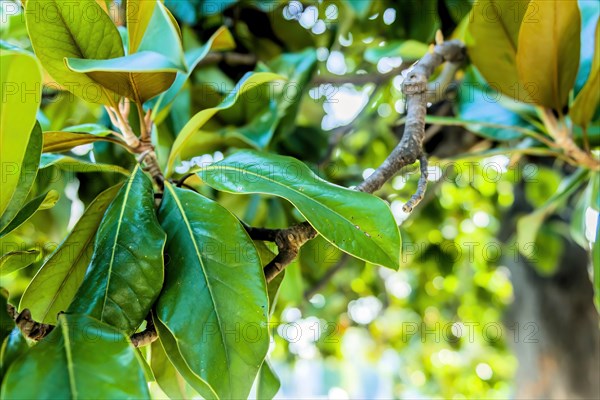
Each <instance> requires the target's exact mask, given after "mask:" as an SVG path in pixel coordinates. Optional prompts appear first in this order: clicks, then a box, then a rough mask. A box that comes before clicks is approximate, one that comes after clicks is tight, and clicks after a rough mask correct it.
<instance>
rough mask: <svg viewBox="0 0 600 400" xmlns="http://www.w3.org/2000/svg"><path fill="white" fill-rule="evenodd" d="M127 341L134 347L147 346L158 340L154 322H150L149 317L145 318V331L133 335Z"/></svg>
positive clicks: (150, 317) (150, 318)
mask: <svg viewBox="0 0 600 400" xmlns="http://www.w3.org/2000/svg"><path fill="white" fill-rule="evenodd" d="M129 339H130V340H131V344H133V346H134V347H142V346H147V345H149V344H150V343H152V342H154V341H155V340H156V339H158V333H156V327H155V326H154V321H153V320H152V316H151V315H149V316H148V317H147V318H146V329H144V330H143V331H141V332H138V333H134V334H133V335H131V336H130V337H129Z"/></svg>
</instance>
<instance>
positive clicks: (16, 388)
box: [2, 314, 150, 399]
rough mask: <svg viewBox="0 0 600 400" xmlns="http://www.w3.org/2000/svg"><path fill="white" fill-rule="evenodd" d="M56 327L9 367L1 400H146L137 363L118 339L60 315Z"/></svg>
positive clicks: (85, 320) (95, 324) (79, 318)
mask: <svg viewBox="0 0 600 400" xmlns="http://www.w3.org/2000/svg"><path fill="white" fill-rule="evenodd" d="M58 321H59V324H58V326H57V327H56V328H55V329H54V330H53V331H52V332H51V333H50V335H48V336H47V337H46V338H45V339H44V340H42V341H41V342H40V343H38V344H37V345H36V346H34V347H33V348H31V349H30V350H29V352H28V353H27V355H26V356H25V357H21V358H19V359H17V360H16V361H14V362H13V363H12V365H11V366H10V368H9V369H8V372H7V374H6V377H5V380H4V383H3V385H2V398H3V399H16V398H18V399H37V398H49V399H92V398H93V399H99V398H105V399H149V398H150V394H149V393H148V386H147V384H146V381H145V379H144V371H143V370H142V367H141V365H140V362H141V360H139V359H138V356H137V354H136V352H135V350H134V349H133V347H132V346H131V344H130V343H129V341H128V340H127V338H126V337H125V336H123V334H122V333H120V332H119V331H117V330H116V329H114V328H112V327H110V326H108V325H106V324H103V323H101V322H99V321H96V320H94V319H92V318H90V317H88V316H84V315H71V314H62V315H60V316H59V317H58ZM26 382H28V383H26Z"/></svg>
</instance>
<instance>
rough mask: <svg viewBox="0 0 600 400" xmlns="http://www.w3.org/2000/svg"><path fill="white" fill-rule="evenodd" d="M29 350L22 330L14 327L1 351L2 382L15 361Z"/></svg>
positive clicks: (0, 371)
mask: <svg viewBox="0 0 600 400" xmlns="http://www.w3.org/2000/svg"><path fill="white" fill-rule="evenodd" d="M27 350H29V346H28V345H27V340H26V339H25V337H24V336H23V334H22V333H21V330H20V329H19V328H17V327H14V328H13V330H12V331H10V333H9V334H8V336H7V337H6V339H4V342H2V349H1V350H0V382H1V381H2V380H3V379H4V375H5V374H6V371H7V370H8V367H10V365H11V364H12V363H13V361H15V360H16V359H17V358H18V357H19V356H21V355H22V354H24V353H26V352H27Z"/></svg>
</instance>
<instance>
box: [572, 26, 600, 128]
mask: <svg viewBox="0 0 600 400" xmlns="http://www.w3.org/2000/svg"><path fill="white" fill-rule="evenodd" d="M594 41H595V42H596V48H595V51H594V58H593V59H594V61H593V62H592V68H591V70H590V75H589V77H588V80H587V82H586V83H585V85H584V86H583V88H582V89H581V91H580V92H579V94H578V95H577V97H576V98H575V101H574V102H573V105H572V106H571V110H570V111H569V115H570V116H571V119H572V120H573V122H574V123H576V124H577V125H580V126H583V127H584V128H587V126H588V125H589V123H590V122H591V121H592V118H593V117H594V114H595V113H596V112H597V111H598V103H599V102H600V90H599V88H600V24H597V25H596V35H595V37H594Z"/></svg>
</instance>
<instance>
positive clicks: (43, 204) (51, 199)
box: [0, 190, 59, 238]
mask: <svg viewBox="0 0 600 400" xmlns="http://www.w3.org/2000/svg"><path fill="white" fill-rule="evenodd" d="M58 198H59V194H58V192H57V191H56V190H50V191H48V192H46V193H44V194H42V195H40V196H38V197H36V198H34V199H33V200H31V201H30V202H29V203H27V204H26V205H25V206H24V207H23V208H22V209H21V210H20V211H19V212H18V213H17V215H16V216H15V217H14V218H13V220H12V221H10V223H9V224H8V225H7V226H6V227H4V229H2V231H0V238H2V237H4V236H6V235H8V234H9V233H10V232H12V231H14V230H15V229H17V228H18V227H19V226H21V225H23V224H24V223H25V222H26V221H27V220H28V219H29V218H31V217H32V216H33V214H35V213H36V212H37V211H40V210H47V209H48V208H52V207H54V205H55V204H56V202H57V201H58Z"/></svg>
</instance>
